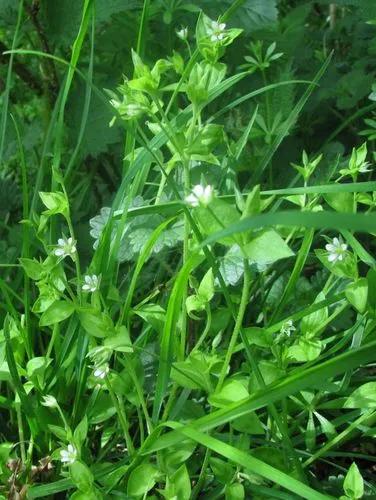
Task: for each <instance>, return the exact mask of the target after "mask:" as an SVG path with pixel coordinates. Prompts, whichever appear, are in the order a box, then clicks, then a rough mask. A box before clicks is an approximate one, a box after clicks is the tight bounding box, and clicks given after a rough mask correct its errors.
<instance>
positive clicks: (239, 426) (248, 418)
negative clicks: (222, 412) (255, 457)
mask: <svg viewBox="0 0 376 500" xmlns="http://www.w3.org/2000/svg"><path fill="white" fill-rule="evenodd" d="M231 425H232V427H233V428H234V429H235V430H236V431H239V432H244V433H246V434H253V435H261V434H265V431H264V428H263V426H262V424H261V422H260V419H259V418H258V416H257V414H256V413H255V412H253V413H250V414H249V415H244V416H243V417H239V418H236V419H235V420H233V422H232V423H231Z"/></svg>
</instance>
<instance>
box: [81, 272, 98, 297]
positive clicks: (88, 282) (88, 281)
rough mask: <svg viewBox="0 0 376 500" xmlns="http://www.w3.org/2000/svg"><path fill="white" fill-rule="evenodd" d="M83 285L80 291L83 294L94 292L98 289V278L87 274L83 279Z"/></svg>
mask: <svg viewBox="0 0 376 500" xmlns="http://www.w3.org/2000/svg"><path fill="white" fill-rule="evenodd" d="M84 280H85V284H84V285H82V290H83V291H84V292H92V293H93V292H95V291H96V290H98V288H99V278H98V276H97V275H96V274H93V275H92V276H89V275H88V274H87V275H86V276H85V277H84Z"/></svg>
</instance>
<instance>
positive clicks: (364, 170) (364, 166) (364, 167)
mask: <svg viewBox="0 0 376 500" xmlns="http://www.w3.org/2000/svg"><path fill="white" fill-rule="evenodd" d="M370 166H371V164H370V163H369V162H368V161H366V162H365V163H362V165H360V167H359V170H358V172H359V173H361V174H365V173H367V172H371V170H372V169H371V168H369V167H370Z"/></svg>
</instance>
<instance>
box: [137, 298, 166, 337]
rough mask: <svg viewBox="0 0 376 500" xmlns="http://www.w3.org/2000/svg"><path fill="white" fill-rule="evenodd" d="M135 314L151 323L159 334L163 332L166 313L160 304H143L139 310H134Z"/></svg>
mask: <svg viewBox="0 0 376 500" xmlns="http://www.w3.org/2000/svg"><path fill="white" fill-rule="evenodd" d="M133 313H134V314H137V316H140V318H142V319H143V320H144V321H146V323H149V325H151V327H152V328H154V330H156V331H157V332H161V331H162V330H163V326H164V323H165V317H166V311H165V310H164V309H163V307H161V306H160V305H159V304H151V303H149V304H143V305H141V306H140V307H137V309H133Z"/></svg>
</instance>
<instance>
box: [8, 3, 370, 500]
mask: <svg viewBox="0 0 376 500" xmlns="http://www.w3.org/2000/svg"><path fill="white" fill-rule="evenodd" d="M163 3H164V4H166V11H165V13H164V22H165V23H166V24H167V25H170V23H171V19H172V18H173V15H174V13H175V12H180V11H183V12H184V11H189V12H194V14H195V15H197V24H196V28H195V31H194V32H193V31H192V30H191V29H189V28H186V27H184V26H181V27H178V28H177V32H176V37H177V40H178V41H179V51H177V50H174V51H171V52H169V53H168V54H167V55H166V57H165V58H159V59H157V58H155V60H153V58H152V57H151V56H149V55H148V56H146V54H147V51H146V50H145V47H144V43H143V34H144V32H145V30H146V25H147V20H148V18H149V16H150V17H152V9H153V5H151V2H148V1H145V2H144V4H143V10H142V13H141V16H140V29H139V36H138V42H137V44H136V46H135V48H134V49H133V50H132V51H131V54H130V57H131V61H132V65H131V66H129V67H128V68H127V71H126V73H125V76H124V78H123V79H122V81H121V82H119V84H118V86H117V87H116V88H115V86H114V88H106V89H104V90H103V91H102V90H101V89H98V88H97V87H96V86H94V85H93V83H92V80H91V76H90V75H91V73H90V72H92V71H93V64H94V55H93V52H92V53H91V56H90V60H89V64H88V67H89V72H88V76H87V75H86V74H85V73H83V72H81V71H80V70H79V69H78V68H77V64H78V61H79V58H80V55H81V50H82V45H83V40H84V37H85V36H86V34H87V33H89V32H90V23H91V19H92V18H91V16H92V15H93V12H94V11H93V9H94V6H93V2H90V1H89V0H86V1H85V2H84V4H83V11H82V19H81V24H80V27H79V31H78V35H77V37H76V39H75V41H74V44H73V46H72V54H71V59H70V62H69V64H68V67H67V72H66V77H65V80H64V82H63V84H62V86H61V91H60V94H59V96H58V97H57V101H56V106H55V110H54V112H53V115H52V118H51V125H50V127H51V129H50V132H49V134H48V141H47V145H46V146H45V147H46V151H45V152H44V157H43V159H42V162H43V164H42V166H41V167H40V170H39V172H40V174H39V175H40V176H41V177H37V181H35V184H36V187H35V189H34V193H35V194H34V197H33V196H32V193H33V184H31V183H30V179H29V178H28V175H27V158H26V157H25V155H24V147H23V144H22V138H21V135H20V133H19V130H20V129H19V124H18V120H17V119H16V118H14V122H13V125H14V127H15V130H16V134H17V137H18V147H19V158H20V171H21V180H22V182H21V188H22V199H23V214H22V220H21V224H20V227H21V233H22V235H21V240H22V246H21V247H20V248H19V252H18V255H17V257H18V262H17V263H16V264H8V263H4V266H5V267H6V271H7V275H6V278H4V279H1V280H0V288H1V293H2V297H3V303H2V310H3V312H2V318H3V327H2V330H1V333H0V380H1V383H2V388H3V392H2V395H1V397H0V407H1V409H2V410H1V412H0V416H1V419H2V421H3V423H4V428H3V431H2V436H3V440H2V442H1V444H0V466H1V469H0V472H1V481H2V490H1V491H2V495H3V496H2V498H43V497H49V498H68V497H69V498H72V499H85V500H90V499H112V498H113V499H115V498H124V499H126V498H134V499H146V498H150V499H157V498H165V499H170V500H172V499H177V500H188V499H191V498H192V499H196V498H208V499H209V498H210V499H214V498H226V499H227V500H237V499H243V498H244V499H245V498H255V499H256V498H257V499H269V498H286V499H287V498H289V499H293V498H307V499H310V500H320V499H328V498H346V499H357V498H363V497H364V498H366V497H369V498H372V497H373V495H375V486H374V484H372V474H373V472H372V468H371V467H370V466H369V463H372V460H373V459H372V457H371V455H372V449H373V447H374V445H373V444H372V442H371V439H372V437H373V436H374V425H375V421H376V413H375V406H376V382H375V381H374V380H373V366H372V363H374V362H375V358H376V340H375V326H376V295H375V289H376V267H375V258H374V256H373V254H374V250H375V244H374V239H373V237H374V234H375V232H376V221H375V218H374V214H373V212H374V207H375V204H376V198H375V192H376V182H374V181H373V180H372V175H373V172H372V169H373V164H372V159H371V154H370V152H369V151H368V149H369V148H370V146H369V144H367V142H364V143H363V144H360V145H354V147H352V146H353V145H351V147H350V152H349V154H348V155H346V154H338V155H336V156H335V157H333V156H326V155H325V152H324V153H321V152H312V153H311V152H309V151H308V152H306V151H304V150H303V151H302V152H301V161H297V160H296V159H295V158H291V165H288V166H286V171H284V172H283V171H281V170H279V171H278V177H279V178H281V177H282V178H283V179H285V184H284V187H282V188H279V189H276V188H275V186H274V185H273V183H272V181H273V171H274V169H277V166H278V152H277V150H278V147H279V146H280V144H281V143H282V141H283V140H284V138H285V137H286V136H287V135H288V134H289V133H291V132H292V130H293V129H294V127H296V124H297V119H298V116H299V114H300V112H301V110H302V108H303V106H304V105H305V104H306V102H307V101H308V99H309V98H310V96H311V94H312V93H314V92H315V89H316V88H317V87H318V86H319V85H320V82H321V78H322V77H323V75H324V74H325V71H326V70H327V68H328V67H329V66H330V64H331V57H332V56H331V55H330V54H327V57H325V58H323V60H322V65H321V67H320V68H319V70H318V72H317V73H316V74H315V75H313V76H312V78H311V79H310V80H308V81H307V80H297V79H292V78H286V79H284V80H282V81H281V80H280V81H277V82H273V81H272V80H271V79H270V78H269V76H267V72H268V71H269V69H270V67H271V68H273V65H274V64H275V65H277V64H279V63H280V60H282V59H283V51H280V49H279V47H278V45H277V44H276V43H275V42H271V43H270V44H268V45H265V44H264V45H263V44H262V43H261V42H257V41H255V42H253V43H251V44H250V45H249V47H248V48H247V49H246V50H245V51H244V57H243V59H244V60H243V62H242V64H241V65H238V66H236V67H232V66H231V64H228V63H226V62H224V61H225V56H226V51H228V50H231V49H232V46H233V45H234V44H238V43H239V40H240V39H241V37H242V29H238V28H237V27H232V25H230V24H229V22H230V20H231V16H232V15H234V13H235V12H236V10H237V9H238V8H239V7H240V6H241V4H242V2H240V1H237V2H234V3H233V4H231V5H229V8H228V10H226V11H225V12H224V13H222V15H221V16H220V17H219V18H212V17H209V16H208V15H206V14H205V13H204V12H203V11H202V10H201V9H199V8H198V7H197V5H196V4H191V3H185V2H163ZM209 10H210V9H209ZM20 13H21V14H22V2H21V4H20ZM21 14H20V16H21ZM20 19H21V17H20ZM235 19H236V18H235ZM19 23H20V22H19ZM17 29H19V25H18V26H17ZM17 29H16V35H17ZM92 34H93V31H92ZM16 35H15V39H17V36H16ZM92 41H93V40H92ZM237 46H238V45H237ZM27 52H32V51H30V50H25V51H24V53H27ZM34 52H35V51H34ZM15 53H22V50H18V51H17V50H15V51H13V52H12V54H15ZM35 55H39V56H40V57H41V58H42V59H46V58H48V57H49V58H51V56H48V57H44V56H46V54H44V56H43V54H40V53H39V54H38V53H37V54H35ZM60 62H62V61H60ZM10 69H11V66H10ZM257 72H259V73H260V74H261V77H262V84H261V85H262V86H260V87H259V88H257V89H255V90H253V91H251V92H247V93H244V94H242V95H237V96H236V97H234V88H236V86H237V85H238V84H239V83H240V82H241V84H242V85H243V87H244V86H246V83H247V82H248V81H249V80H250V79H252V78H253V76H254V74H256V73H257ZM77 78H81V79H83V80H84V82H85V84H86V85H87V94H86V98H87V99H88V102H89V100H90V95H91V93H95V94H96V96H97V98H98V99H101V101H102V102H103V103H104V106H106V109H110V110H111V115H112V119H111V120H110V122H109V123H108V127H109V128H110V127H118V128H120V129H121V131H122V134H123V139H124V140H123V144H122V148H121V162H120V163H121V164H120V165H119V169H120V170H121V182H120V184H119V185H118V186H116V191H115V192H114V195H113V197H112V198H111V199H108V203H107V204H106V206H99V208H98V210H97V213H96V214H92V217H91V218H90V220H89V217H88V218H87V220H85V221H84V223H82V221H81V222H80V216H78V215H77V213H79V210H84V209H83V208H82V206H83V205H84V204H85V200H87V198H86V196H87V194H86V193H85V192H81V190H83V186H85V184H84V183H81V181H78V179H79V177H77V173H75V172H74V170H75V168H76V166H77V155H78V154H79V150H80V146H81V143H80V140H79V141H78V142H77V144H76V145H73V147H72V148H70V149H69V151H70V154H67V153H66V151H65V150H64V148H65V147H66V146H65V140H66V137H64V132H65V129H64V119H65V111H66V106H67V102H68V96H69V93H70V91H71V88H72V85H73V82H74V81H75V79H77ZM289 86H294V89H295V88H296V87H298V88H301V89H302V90H301V93H300V97H299V98H297V99H296V102H294V103H292V106H291V109H289V111H288V113H286V112H285V110H284V111H283V113H282V112H281V113H275V114H273V107H272V103H271V102H270V93H271V92H272V91H275V90H276V89H278V90H280V89H282V88H288V87H289ZM8 90H9V89H8ZM228 95H230V96H232V97H230V98H228V97H227V96H228ZM4 99H6V97H5V98H3V102H5V101H4ZM240 105H241V106H243V107H244V106H247V110H248V113H247V114H244V115H243V118H242V119H243V120H244V117H245V116H246V124H245V125H244V127H242V129H241V130H238V131H237V132H238V133H236V134H232V133H231V130H229V128H230V127H229V126H228V121H230V119H231V117H233V116H234V113H235V112H236V110H237V109H238V107H239V106H240ZM243 109H244V108H243ZM87 110H88V108H86V112H85V113H86V118H87V112H88V111H87ZM4 113H5V114H7V111H6V110H5V111H4ZM85 113H84V115H85ZM84 118H85V116H84ZM368 125H369V126H371V125H372V124H371V123H368ZM85 126H86V123H85V119H83V121H82V134H83V131H84V129H85ZM363 135H367V134H363ZM81 139H82V137H81ZM370 141H371V142H372V141H373V138H372V137H370ZM252 146H253V147H254V151H253V153H254V154H253V155H252V159H253V161H254V163H249V159H250V156H249V152H248V151H247V149H248V148H249V147H252ZM47 151H51V153H52V154H51V155H50V156H49V155H48V153H47ZM276 152H277V153H276ZM272 159H273V164H271V160H272ZM271 165H272V167H271ZM47 167H48V168H47ZM77 168H78V167H77ZM239 172H240V175H239ZM245 173H246V175H244V174H245ZM43 177H44V178H43ZM46 178H47V179H48V180H47V181H46ZM72 179H76V180H77V185H74V182H73V181H72ZM33 182H34V181H33ZM91 182H93V183H94V178H93V177H91ZM93 189H94V187H93ZM83 191H84V190H83ZM37 196H38V197H39V198H37ZM39 207H41V208H40V209H39ZM75 211H78V212H77V213H75ZM89 233H90V235H91V237H92V240H91V242H90V245H88V244H87V241H88V237H89ZM357 464H358V465H357ZM362 464H364V469H363V468H362V467H361V465H362Z"/></svg>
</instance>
